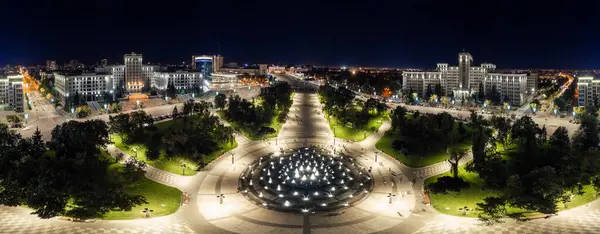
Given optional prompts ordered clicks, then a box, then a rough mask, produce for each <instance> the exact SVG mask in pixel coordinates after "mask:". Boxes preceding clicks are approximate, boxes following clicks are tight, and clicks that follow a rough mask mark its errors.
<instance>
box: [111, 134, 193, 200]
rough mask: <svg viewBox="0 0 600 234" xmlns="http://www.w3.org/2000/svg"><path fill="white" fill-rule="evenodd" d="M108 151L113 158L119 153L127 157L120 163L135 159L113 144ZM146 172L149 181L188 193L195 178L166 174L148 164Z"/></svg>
mask: <svg viewBox="0 0 600 234" xmlns="http://www.w3.org/2000/svg"><path fill="white" fill-rule="evenodd" d="M107 149H108V153H109V154H110V155H111V156H112V157H115V155H116V154H117V153H123V155H125V157H123V159H122V160H121V161H120V163H125V162H126V161H127V160H129V159H130V158H133V157H131V156H129V155H128V154H127V153H125V152H123V151H121V150H120V149H118V148H117V147H116V146H115V145H113V144H110V145H108V146H107ZM145 171H146V177H147V178H148V179H151V180H153V181H156V182H158V183H161V184H165V185H168V186H171V187H175V188H177V189H179V190H181V191H186V188H187V186H188V184H189V183H190V181H191V180H192V178H193V176H180V175H176V174H173V173H170V172H166V171H163V170H160V169H158V168H155V167H153V166H150V165H148V164H146V168H145Z"/></svg>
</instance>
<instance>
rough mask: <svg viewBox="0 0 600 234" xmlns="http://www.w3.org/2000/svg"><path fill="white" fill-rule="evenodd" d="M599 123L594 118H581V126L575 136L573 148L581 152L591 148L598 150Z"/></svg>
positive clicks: (599, 142) (599, 139)
mask: <svg viewBox="0 0 600 234" xmlns="http://www.w3.org/2000/svg"><path fill="white" fill-rule="evenodd" d="M598 134H599V131H598V122H597V121H596V119H595V118H594V117H593V116H590V115H587V114H586V115H583V116H581V124H580V125H579V129H577V131H576V132H575V134H574V135H573V147H575V149H577V150H579V151H580V152H584V151H587V150H589V149H591V148H597V147H598V144H600V137H599V136H598Z"/></svg>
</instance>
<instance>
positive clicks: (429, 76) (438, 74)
mask: <svg viewBox="0 0 600 234" xmlns="http://www.w3.org/2000/svg"><path fill="white" fill-rule="evenodd" d="M495 70H496V65H494V64H491V63H482V64H481V65H480V66H473V56H471V54H469V53H467V52H462V53H459V54H458V66H448V64H447V63H438V64H437V67H436V69H435V71H404V72H403V73H402V81H403V87H402V88H403V90H404V91H405V92H408V91H410V90H412V92H416V93H417V94H418V95H419V96H420V97H422V96H424V94H425V93H426V92H427V87H428V86H431V87H432V88H433V87H435V86H436V85H438V84H439V85H440V86H441V88H442V92H444V93H445V94H449V93H450V92H452V93H453V94H454V97H457V98H464V97H468V96H471V95H473V94H474V93H477V92H480V91H482V92H491V90H492V87H493V86H494V85H495V86H497V87H496V90H497V91H498V92H499V93H500V95H501V96H502V97H503V98H507V99H508V101H509V102H510V104H512V105H521V104H522V103H523V102H524V101H525V99H526V93H527V92H526V91H527V87H528V84H529V83H532V84H534V82H535V81H533V82H531V81H529V79H532V78H534V77H530V76H527V75H526V74H502V73H494V72H495ZM523 77H525V78H523ZM507 82H508V83H510V82H516V83H517V84H507ZM521 83H522V84H521ZM480 84H482V85H483V87H484V90H479V87H480ZM485 87H488V88H485ZM486 94H487V93H486Z"/></svg>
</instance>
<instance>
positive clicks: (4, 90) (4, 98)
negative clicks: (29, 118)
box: [0, 75, 24, 112]
mask: <svg viewBox="0 0 600 234" xmlns="http://www.w3.org/2000/svg"><path fill="white" fill-rule="evenodd" d="M0 105H4V106H8V107H10V108H11V109H13V110H14V111H16V112H23V111H24V102H23V75H8V76H4V77H0Z"/></svg>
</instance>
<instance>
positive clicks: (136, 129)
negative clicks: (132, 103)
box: [129, 110, 154, 140]
mask: <svg viewBox="0 0 600 234" xmlns="http://www.w3.org/2000/svg"><path fill="white" fill-rule="evenodd" d="M129 123H130V126H131V130H130V135H131V136H130V138H133V139H134V140H143V139H141V137H143V136H144V130H146V129H150V128H151V127H153V126H154V118H152V116H151V115H149V114H146V112H144V111H142V110H140V111H134V112H131V113H129Z"/></svg>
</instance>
